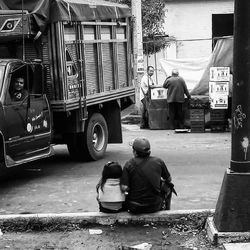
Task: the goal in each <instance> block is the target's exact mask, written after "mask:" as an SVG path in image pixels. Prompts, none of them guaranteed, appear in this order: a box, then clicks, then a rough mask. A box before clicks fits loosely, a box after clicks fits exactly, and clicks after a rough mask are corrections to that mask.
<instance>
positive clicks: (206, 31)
mask: <svg viewBox="0 0 250 250" xmlns="http://www.w3.org/2000/svg"><path fill="white" fill-rule="evenodd" d="M233 12H234V1H233V0H217V1H215V0H208V1H205V0H172V1H167V2H166V19H165V31H166V33H167V34H168V35H169V36H174V37H175V38H176V39H177V46H176V57H177V58H195V57H204V56H209V55H210V53H211V51H212V40H211V38H212V14H228V13H233ZM193 40H195V41H193Z"/></svg>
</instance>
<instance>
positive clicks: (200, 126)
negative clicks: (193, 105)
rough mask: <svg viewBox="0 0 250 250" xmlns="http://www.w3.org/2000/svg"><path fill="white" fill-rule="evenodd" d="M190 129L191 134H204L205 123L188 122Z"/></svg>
mask: <svg viewBox="0 0 250 250" xmlns="http://www.w3.org/2000/svg"><path fill="white" fill-rule="evenodd" d="M190 127H191V132H192V133H197V132H199V133H201V132H205V122H204V121H190Z"/></svg>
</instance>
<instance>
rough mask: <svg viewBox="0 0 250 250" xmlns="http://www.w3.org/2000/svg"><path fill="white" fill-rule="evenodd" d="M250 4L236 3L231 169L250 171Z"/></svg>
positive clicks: (243, 171)
mask: <svg viewBox="0 0 250 250" xmlns="http://www.w3.org/2000/svg"><path fill="white" fill-rule="evenodd" d="M249 13H250V1H249V0H235V29H234V62H233V63H234V70H233V77H234V84H233V99H232V111H233V112H232V114H233V117H232V118H233V119H232V121H233V123H232V129H233V130H232V151H231V170H232V171H234V172H241V173H249V172H250V148H249V140H250V32H249V29H250V18H249Z"/></svg>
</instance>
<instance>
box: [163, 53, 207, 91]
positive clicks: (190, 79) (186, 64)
mask: <svg viewBox="0 0 250 250" xmlns="http://www.w3.org/2000/svg"><path fill="white" fill-rule="evenodd" d="M159 61H160V65H161V68H162V70H163V71H164V73H165V74H166V76H169V75H171V73H172V69H179V73H180V76H182V77H183V78H184V80H185V82H186V84H187V88H188V90H189V91H190V90H192V89H193V88H194V86H195V85H196V84H197V82H199V80H200V79H201V77H202V75H203V73H204V70H205V68H206V66H207V64H208V62H209V57H202V58H183V59H160V60H159Z"/></svg>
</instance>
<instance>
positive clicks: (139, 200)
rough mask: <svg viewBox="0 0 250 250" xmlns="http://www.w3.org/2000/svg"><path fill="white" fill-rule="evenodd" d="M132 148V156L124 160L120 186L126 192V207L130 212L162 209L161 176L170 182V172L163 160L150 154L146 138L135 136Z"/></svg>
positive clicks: (148, 211)
mask: <svg viewBox="0 0 250 250" xmlns="http://www.w3.org/2000/svg"><path fill="white" fill-rule="evenodd" d="M132 148H133V155H134V157H133V158H131V159H130V160H129V161H127V162H126V164H125V166H124V168H123V174H122V178H121V188H122V190H123V191H124V192H127V193H128V195H127V197H126V208H127V209H128V210H129V211H130V212H131V213H152V212H156V211H159V210H162V204H163V198H162V195H161V178H163V179H164V180H166V182H167V183H170V182H171V176H170V173H169V171H168V169H167V167H166V165H165V163H164V161H163V160H161V159H160V158H157V157H152V156H150V154H151V151H150V143H149V141H148V140H147V139H146V138H136V139H135V140H134V142H133V145H132ZM169 209H170V207H169Z"/></svg>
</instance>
